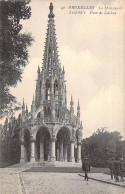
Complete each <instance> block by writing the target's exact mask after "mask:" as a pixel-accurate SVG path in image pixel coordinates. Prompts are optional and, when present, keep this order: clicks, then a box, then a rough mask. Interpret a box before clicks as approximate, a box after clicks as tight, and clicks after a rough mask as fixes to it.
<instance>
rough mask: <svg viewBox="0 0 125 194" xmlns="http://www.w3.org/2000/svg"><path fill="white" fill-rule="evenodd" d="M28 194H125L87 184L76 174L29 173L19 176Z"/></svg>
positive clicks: (109, 186)
mask: <svg viewBox="0 0 125 194" xmlns="http://www.w3.org/2000/svg"><path fill="white" fill-rule="evenodd" d="M21 176H22V178H23V181H24V185H25V188H26V192H27V193H28V194H36V193H37V194H100V193H101V194H125V188H121V187H117V186H113V185H109V184H106V183H101V182H98V181H94V180H89V181H88V182H87V181H85V180H84V178H83V177H80V176H79V175H78V173H43V172H42V173H41V172H40V173H37V174H36V173H35V172H34V173H33V172H32V173H30V172H28V173H27V172H25V173H22V174H21Z"/></svg>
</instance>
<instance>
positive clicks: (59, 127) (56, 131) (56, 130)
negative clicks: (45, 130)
mask: <svg viewBox="0 0 125 194" xmlns="http://www.w3.org/2000/svg"><path fill="white" fill-rule="evenodd" d="M62 128H66V129H67V130H68V131H69V134H70V138H71V129H70V128H69V127H68V126H67V125H65V124H62V125H59V126H58V127H56V128H55V129H54V134H55V137H56V136H57V133H58V132H59V130H60V129H62Z"/></svg>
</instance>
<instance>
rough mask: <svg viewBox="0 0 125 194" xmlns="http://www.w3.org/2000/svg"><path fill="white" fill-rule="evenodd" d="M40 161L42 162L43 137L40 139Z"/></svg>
mask: <svg viewBox="0 0 125 194" xmlns="http://www.w3.org/2000/svg"><path fill="white" fill-rule="evenodd" d="M40 162H44V143H43V139H40Z"/></svg>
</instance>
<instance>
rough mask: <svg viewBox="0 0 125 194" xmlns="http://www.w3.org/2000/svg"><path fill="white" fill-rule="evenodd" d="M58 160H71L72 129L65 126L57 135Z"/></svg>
mask: <svg viewBox="0 0 125 194" xmlns="http://www.w3.org/2000/svg"><path fill="white" fill-rule="evenodd" d="M56 160H57V161H65V162H67V161H68V162H69V161H70V130H69V128H68V127H66V126H63V127H60V129H59V130H58V132H57V136H56Z"/></svg>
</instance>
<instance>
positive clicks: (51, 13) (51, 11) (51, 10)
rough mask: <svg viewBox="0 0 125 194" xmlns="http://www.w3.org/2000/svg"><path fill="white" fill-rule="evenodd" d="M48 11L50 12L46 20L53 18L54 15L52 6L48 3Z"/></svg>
mask: <svg viewBox="0 0 125 194" xmlns="http://www.w3.org/2000/svg"><path fill="white" fill-rule="evenodd" d="M49 10H50V13H49V15H48V18H54V17H55V15H54V14H53V4H52V3H50V6H49Z"/></svg>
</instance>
